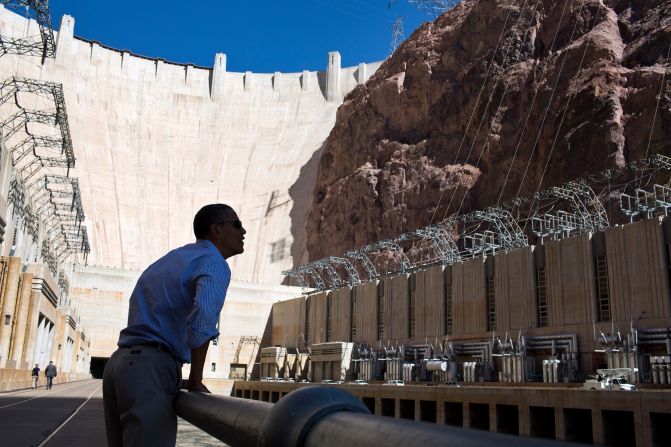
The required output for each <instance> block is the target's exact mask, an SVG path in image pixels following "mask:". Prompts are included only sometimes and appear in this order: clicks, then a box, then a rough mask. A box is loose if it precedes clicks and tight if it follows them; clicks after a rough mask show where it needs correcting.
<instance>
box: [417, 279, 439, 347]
mask: <svg viewBox="0 0 671 447" xmlns="http://www.w3.org/2000/svg"><path fill="white" fill-rule="evenodd" d="M415 278H416V284H417V289H416V297H417V298H416V299H417V301H416V304H415V306H416V310H415V312H416V325H417V334H416V337H417V338H419V339H421V338H422V337H428V338H429V339H432V338H434V337H442V336H443V335H444V331H445V328H444V320H445V318H444V315H445V287H444V282H445V268H444V267H443V266H437V267H433V268H430V269H427V270H421V271H418V272H416V273H415Z"/></svg>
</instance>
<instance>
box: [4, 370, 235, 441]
mask: <svg viewBox="0 0 671 447" xmlns="http://www.w3.org/2000/svg"><path fill="white" fill-rule="evenodd" d="M105 445H106V442H105V423H104V417H103V406H102V381H100V380H87V381H83V382H75V383H66V384H61V385H54V387H53V388H52V389H51V390H45V389H44V388H40V389H37V390H24V391H16V392H11V393H0V446H7V447H14V446H16V447H24V446H25V447H28V446H30V447H33V446H34V447H41V446H49V447H72V446H87V447H97V446H101V447H103V446H105ZM177 445H178V446H180V447H181V446H183V447H186V446H200V447H210V446H221V445H223V444H222V443H221V442H220V441H218V440H216V439H215V438H212V437H210V436H208V435H207V434H205V433H203V432H201V431H200V430H198V429H197V428H195V427H193V426H191V425H190V424H188V423H186V422H184V421H182V420H180V421H179V426H178V433H177Z"/></svg>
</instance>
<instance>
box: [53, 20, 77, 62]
mask: <svg viewBox="0 0 671 447" xmlns="http://www.w3.org/2000/svg"><path fill="white" fill-rule="evenodd" d="M74 32H75V18H74V17H72V16H69V15H64V16H63V18H62V19H61V26H60V28H59V29H58V38H57V41H56V63H57V64H64V63H65V60H66V58H67V56H68V55H69V54H70V53H71V51H72V50H71V47H72V40H73V37H74Z"/></svg>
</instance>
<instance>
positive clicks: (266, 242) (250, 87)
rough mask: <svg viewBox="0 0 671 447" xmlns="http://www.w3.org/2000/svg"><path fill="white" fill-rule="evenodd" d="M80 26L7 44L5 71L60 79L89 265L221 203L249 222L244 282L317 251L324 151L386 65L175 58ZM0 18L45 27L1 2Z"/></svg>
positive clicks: (126, 255)
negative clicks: (280, 66) (24, 52)
mask: <svg viewBox="0 0 671 447" xmlns="http://www.w3.org/2000/svg"><path fill="white" fill-rule="evenodd" d="M74 28H75V21H74V18H72V17H69V16H64V18H63V20H62V22H61V27H60V32H59V33H58V35H57V38H56V39H57V40H56V43H57V53H56V57H55V58H54V59H50V58H47V59H45V60H44V61H43V62H41V61H40V60H39V59H38V58H25V57H18V56H13V55H5V56H3V57H2V58H1V59H0V78H1V79H5V78H9V77H11V76H21V77H27V78H34V79H40V80H45V81H54V82H58V83H62V84H63V89H64V93H65V101H66V104H67V109H68V117H69V122H70V128H71V132H72V140H73V146H74V151H75V156H76V158H77V161H76V167H75V175H76V176H77V177H78V178H79V181H80V185H81V195H82V202H83V205H84V209H85V212H86V215H87V220H86V227H87V229H88V234H89V238H90V241H91V253H90V255H89V257H88V263H89V265H93V266H96V265H97V266H101V267H105V268H107V267H111V268H117V269H123V270H129V271H137V270H141V269H142V268H144V267H146V266H147V265H148V264H149V263H151V262H153V261H154V260H155V259H156V258H158V257H159V256H161V255H163V254H164V253H165V252H167V251H168V250H169V249H171V248H174V247H176V246H179V245H182V244H184V243H187V242H189V241H191V240H192V239H193V234H192V231H191V221H192V218H193V215H194V214H195V212H196V211H197V210H198V209H199V208H200V207H201V206H202V205H204V204H206V203H211V202H223V203H228V204H230V205H232V206H233V207H234V208H235V209H236V210H237V211H238V213H239V215H240V218H241V219H242V221H243V222H244V225H245V227H246V229H247V232H248V234H247V241H246V242H247V244H246V247H247V252H246V253H245V254H244V255H242V256H239V257H236V258H234V259H233V260H232V266H231V267H232V270H233V272H234V273H233V275H234V279H235V280H240V281H246V282H252V283H265V284H279V283H280V282H281V281H282V275H281V271H282V270H284V269H287V268H290V267H291V266H292V265H295V264H300V263H303V262H305V261H307V253H306V245H305V235H304V219H305V214H306V210H307V207H308V206H309V203H310V201H311V196H312V191H313V187H314V181H315V176H316V159H317V158H318V154H319V150H320V148H321V146H322V143H323V141H324V140H325V139H326V137H327V136H328V134H329V132H330V131H331V128H332V127H333V125H334V122H335V115H336V110H337V108H338V106H339V105H340V104H341V103H342V99H343V97H344V95H345V94H346V93H347V92H349V91H350V90H351V89H353V88H354V87H355V86H356V85H358V84H361V83H363V82H365V80H366V79H368V77H370V75H371V74H372V73H373V72H375V70H377V68H378V67H379V65H380V63H372V64H360V65H359V66H357V67H351V68H341V66H340V55H339V54H338V53H337V52H334V53H329V55H328V60H327V64H326V70H325V71H324V72H314V71H303V72H302V73H279V72H278V73H272V74H258V73H251V72H246V73H232V72H228V71H226V55H224V54H217V55H216V56H215V58H214V65H213V67H211V68H210V67H196V66H193V65H183V64H175V63H170V62H166V61H163V60H160V59H149V58H144V57H141V56H137V55H134V54H131V53H129V52H126V51H118V50H114V49H110V48H107V47H105V46H103V45H101V44H99V43H96V42H89V41H85V40H82V39H80V38H77V37H75V36H74ZM0 29H1V32H2V35H3V36H11V37H15V38H20V37H24V36H29V35H38V34H39V30H38V27H37V24H36V23H35V22H34V21H28V20H26V19H24V18H23V17H21V16H18V15H16V14H14V13H12V12H10V11H8V10H6V9H4V8H0ZM325 56H326V55H325ZM325 59H326V57H325ZM325 62H326V60H325ZM11 231H12V228H8V229H7V233H10V232H11Z"/></svg>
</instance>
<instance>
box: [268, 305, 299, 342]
mask: <svg viewBox="0 0 671 447" xmlns="http://www.w3.org/2000/svg"><path fill="white" fill-rule="evenodd" d="M271 321H272V336H271V344H272V346H284V347H286V348H294V349H295V348H297V347H300V346H302V343H304V342H305V339H304V337H305V333H304V332H303V331H304V328H305V298H304V297H300V298H295V299H293V300H287V301H282V302H279V303H277V304H274V305H273V309H272V313H271Z"/></svg>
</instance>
